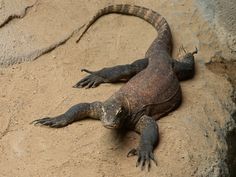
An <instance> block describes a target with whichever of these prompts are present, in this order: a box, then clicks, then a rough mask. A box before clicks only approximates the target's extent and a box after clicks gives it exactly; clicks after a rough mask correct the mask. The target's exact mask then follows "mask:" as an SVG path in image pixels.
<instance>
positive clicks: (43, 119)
mask: <svg viewBox="0 0 236 177" xmlns="http://www.w3.org/2000/svg"><path fill="white" fill-rule="evenodd" d="M49 119H50V118H49V117H45V118H42V119H36V120H34V121H32V122H31V123H30V124H34V125H38V124H41V121H47V120H49Z"/></svg>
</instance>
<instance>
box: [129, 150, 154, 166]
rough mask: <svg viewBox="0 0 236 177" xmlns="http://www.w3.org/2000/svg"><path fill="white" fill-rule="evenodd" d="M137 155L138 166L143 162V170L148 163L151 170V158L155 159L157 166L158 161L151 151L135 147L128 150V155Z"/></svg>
mask: <svg viewBox="0 0 236 177" xmlns="http://www.w3.org/2000/svg"><path fill="white" fill-rule="evenodd" d="M135 155H137V156H138V159H137V162H136V167H138V166H140V164H141V170H144V168H145V166H146V165H147V168H148V171H149V170H150V168H151V160H153V162H154V163H155V164H156V166H157V161H156V159H155V158H154V154H153V153H152V152H151V151H146V150H140V149H135V148H133V149H131V150H130V151H129V152H128V154H127V157H130V156H135Z"/></svg>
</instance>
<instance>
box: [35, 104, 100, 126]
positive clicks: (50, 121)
mask: <svg viewBox="0 0 236 177" xmlns="http://www.w3.org/2000/svg"><path fill="white" fill-rule="evenodd" d="M101 114H102V103H101V102H93V103H80V104H77V105H74V106H72V107H71V108H70V109H69V110H68V111H66V112H65V113H64V114H61V115H59V116H56V117H45V118H42V119H37V120H34V121H33V122H32V123H33V124H34V125H37V124H41V125H46V126H49V127H53V128H60V127H64V126H67V125H68V124H71V123H73V122H75V121H78V120H82V119H84V118H87V117H89V118H93V119H99V118H100V117H101Z"/></svg>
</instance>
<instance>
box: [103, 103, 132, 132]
mask: <svg viewBox="0 0 236 177" xmlns="http://www.w3.org/2000/svg"><path fill="white" fill-rule="evenodd" d="M102 111H103V115H102V117H101V121H102V123H103V125H104V127H106V128H109V129H111V128H115V129H117V128H120V127H121V126H122V124H123V120H124V119H125V117H127V111H126V109H125V108H124V107H123V106H122V104H121V103H119V102H116V101H114V102H107V103H106V102H105V103H104V104H103V107H102Z"/></svg>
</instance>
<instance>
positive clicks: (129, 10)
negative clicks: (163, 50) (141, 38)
mask: <svg viewBox="0 0 236 177" xmlns="http://www.w3.org/2000/svg"><path fill="white" fill-rule="evenodd" d="M111 13H117V14H125V15H131V16H136V17H139V18H141V19H143V20H145V21H147V22H148V23H150V24H151V25H152V26H153V27H154V28H155V29H156V30H157V32H158V36H159V37H161V36H162V33H163V32H164V31H166V29H167V31H169V33H170V29H169V25H168V23H167V21H166V20H165V18H164V17H162V16H161V15H160V14H158V13H157V12H155V11H153V10H151V9H147V8H145V7H140V6H136V5H128V4H118V5H111V6H107V7H105V8H103V9H101V10H99V11H98V12H97V14H96V15H95V16H94V17H93V18H92V19H91V20H90V21H89V23H88V24H87V26H86V27H85V29H84V31H83V32H82V33H81V35H80V36H79V38H78V39H77V41H76V43H78V42H79V41H80V39H81V38H82V37H83V35H84V34H85V33H86V32H87V30H88V29H89V28H90V26H92V24H93V23H94V22H95V21H96V20H97V19H99V18H100V17H101V16H104V15H107V14H111ZM163 28H164V29H163Z"/></svg>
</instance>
